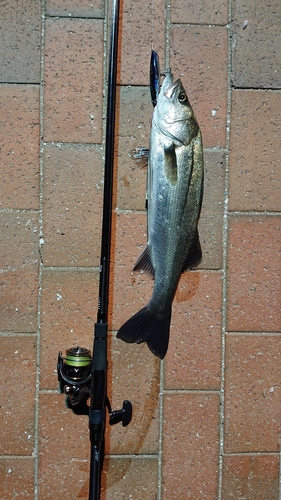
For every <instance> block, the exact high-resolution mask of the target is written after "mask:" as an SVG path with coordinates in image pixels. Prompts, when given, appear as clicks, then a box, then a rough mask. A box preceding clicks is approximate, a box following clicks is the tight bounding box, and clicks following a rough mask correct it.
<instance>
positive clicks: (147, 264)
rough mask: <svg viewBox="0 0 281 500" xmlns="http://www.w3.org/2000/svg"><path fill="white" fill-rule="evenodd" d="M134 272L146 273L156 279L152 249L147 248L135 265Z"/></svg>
mask: <svg viewBox="0 0 281 500" xmlns="http://www.w3.org/2000/svg"><path fill="white" fill-rule="evenodd" d="M133 271H145V272H147V273H148V274H150V276H152V277H153V278H154V267H153V264H152V261H151V255H150V247H149V245H147V246H146V248H145V249H144V251H143V252H142V253H141V254H140V256H139V258H138V260H137V262H136V263H135V265H134V269H133Z"/></svg>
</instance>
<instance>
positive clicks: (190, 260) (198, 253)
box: [182, 228, 202, 272]
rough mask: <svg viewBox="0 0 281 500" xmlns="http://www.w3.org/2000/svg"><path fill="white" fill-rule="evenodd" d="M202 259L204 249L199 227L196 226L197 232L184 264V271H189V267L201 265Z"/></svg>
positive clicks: (193, 267)
mask: <svg viewBox="0 0 281 500" xmlns="http://www.w3.org/2000/svg"><path fill="white" fill-rule="evenodd" d="M201 260H202V250H201V244H200V240H199V233H198V229H197V228H196V233H195V236H194V238H193V242H192V245H191V247H190V249H189V252H188V256H187V259H186V261H185V263H184V265H183V268H182V272H184V271H187V270H189V269H195V268H196V267H197V266H199V264H200V262H201Z"/></svg>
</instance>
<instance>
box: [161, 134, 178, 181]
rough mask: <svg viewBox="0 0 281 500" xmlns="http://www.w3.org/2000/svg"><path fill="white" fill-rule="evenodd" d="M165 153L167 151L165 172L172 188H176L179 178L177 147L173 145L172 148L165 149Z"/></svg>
mask: <svg viewBox="0 0 281 500" xmlns="http://www.w3.org/2000/svg"><path fill="white" fill-rule="evenodd" d="M164 151H165V160H164V172H165V175H166V177H167V179H168V181H169V183H170V184H171V186H175V185H176V183H177V178H178V169H177V157H176V151H175V145H174V144H172V145H171V146H170V147H165V148H164Z"/></svg>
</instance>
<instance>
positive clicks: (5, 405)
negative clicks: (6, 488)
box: [0, 335, 36, 477]
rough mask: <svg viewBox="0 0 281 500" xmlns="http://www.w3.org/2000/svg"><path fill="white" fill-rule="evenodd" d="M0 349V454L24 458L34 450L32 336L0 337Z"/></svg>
mask: <svg viewBox="0 0 281 500" xmlns="http://www.w3.org/2000/svg"><path fill="white" fill-rule="evenodd" d="M0 350H1V360H2V373H3V384H5V391H3V392H4V393H3V395H2V398H1V408H0V417H1V435H2V438H1V442H0V453H1V455H2V454H3V455H24V456H28V455H31V454H32V451H33V447H34V424H35V422H34V417H35V394H34V384H35V372H36V365H35V359H36V337H35V336H34V335H32V336H14V337H7V336H5V337H0ZM25 463H27V462H25ZM16 467H18V465H16ZM11 477H12V476H11Z"/></svg>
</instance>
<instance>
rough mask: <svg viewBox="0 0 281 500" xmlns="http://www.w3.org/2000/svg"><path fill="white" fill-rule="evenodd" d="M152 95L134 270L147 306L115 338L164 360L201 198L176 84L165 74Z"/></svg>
mask: <svg viewBox="0 0 281 500" xmlns="http://www.w3.org/2000/svg"><path fill="white" fill-rule="evenodd" d="M165 75H166V76H165V79H164V82H163V84H162V87H161V90H160V92H159V94H158V96H157V104H156V106H155V108H154V113H153V119H152V127H151V134H150V148H149V163H148V188H147V191H148V227H147V232H148V241H147V246H146V248H145V250H144V251H143V253H142V254H141V255H140V257H139V258H138V260H137V262H136V264H135V267H134V271H137V270H143V271H146V272H148V273H149V274H151V276H152V277H153V278H154V288H153V294H152V297H151V299H150V301H149V302H148V304H147V305H146V306H145V307H144V308H143V309H141V310H140V311H139V312H138V313H136V314H135V315H134V316H133V317H132V318H130V319H129V320H128V321H126V323H124V324H123V325H122V326H121V328H120V329H119V331H118V333H117V337H118V338H120V339H122V340H124V341H125V342H130V343H131V342H136V343H138V344H139V343H142V342H147V345H148V347H149V349H150V350H151V352H152V353H153V354H155V355H156V356H159V358H161V359H163V358H164V356H165V354H166V352H167V349H168V343H169V331H170V322H171V313H172V302H173V299H174V296H175V293H176V289H177V286H178V283H179V279H180V275H181V273H182V272H183V271H185V270H187V269H194V268H196V267H197V266H198V264H199V263H200V261H201V258H202V251H201V246H200V241H199V234H198V228H197V224H198V219H199V216H200V210H201V205H202V196H203V147H202V138H201V132H200V129H199V125H198V123H197V121H196V118H195V116H194V113H193V110H192V108H191V105H190V103H189V100H188V97H187V95H186V92H185V90H184V88H183V85H182V82H181V80H180V79H178V80H176V81H175V82H174V81H173V75H172V73H171V71H170V70H168V71H166V72H165Z"/></svg>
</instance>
